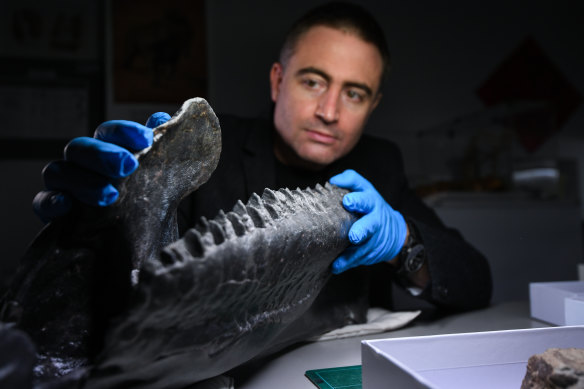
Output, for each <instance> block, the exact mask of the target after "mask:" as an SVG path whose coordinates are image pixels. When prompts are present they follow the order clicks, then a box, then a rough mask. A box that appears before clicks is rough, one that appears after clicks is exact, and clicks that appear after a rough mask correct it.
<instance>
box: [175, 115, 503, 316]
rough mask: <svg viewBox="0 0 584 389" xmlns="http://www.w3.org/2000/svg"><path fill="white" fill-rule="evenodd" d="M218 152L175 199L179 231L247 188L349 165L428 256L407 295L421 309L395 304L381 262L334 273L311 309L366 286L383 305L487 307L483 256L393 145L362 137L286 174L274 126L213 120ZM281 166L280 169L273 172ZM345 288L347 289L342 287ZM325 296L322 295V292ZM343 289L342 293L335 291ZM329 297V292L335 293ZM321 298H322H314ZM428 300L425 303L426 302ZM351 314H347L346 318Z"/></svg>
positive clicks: (314, 176) (227, 205)
mask: <svg viewBox="0 0 584 389" xmlns="http://www.w3.org/2000/svg"><path fill="white" fill-rule="evenodd" d="M220 124H221V130H222V143H223V145H222V152H221V158H220V161H219V165H218V167H217V169H216V170H215V172H214V173H213V175H212V176H211V178H210V179H209V181H208V182H207V183H206V184H204V185H203V186H201V187H200V188H199V190H198V191H197V192H195V193H193V194H192V195H190V196H189V197H188V198H187V199H185V200H184V201H183V204H181V209H180V212H179V226H180V229H181V234H182V233H183V232H184V231H185V230H186V229H187V228H190V227H192V226H194V224H195V222H196V221H197V220H198V218H200V217H201V216H205V217H207V218H213V217H215V216H216V215H217V212H218V211H219V210H220V209H223V210H226V211H227V210H231V209H232V208H233V206H234V204H235V203H236V202H237V200H242V201H244V202H246V201H247V199H248V198H249V197H250V195H251V194H252V193H254V192H255V193H258V194H260V195H261V193H262V192H263V190H264V188H271V189H278V188H279V187H281V186H282V185H286V186H288V187H290V186H292V187H293V188H292V189H294V188H295V187H297V186H299V187H301V188H304V187H306V186H307V185H310V186H314V185H316V183H321V184H323V183H324V182H325V181H326V180H328V178H330V177H332V176H333V175H335V174H338V173H341V172H343V171H344V170H345V169H349V168H350V169H354V170H356V171H357V172H358V173H359V174H361V175H362V176H364V177H365V178H367V179H368V180H369V181H370V182H371V183H372V184H373V185H374V186H375V188H376V189H377V191H378V192H379V193H380V194H381V195H382V196H383V197H384V198H385V200H386V201H387V202H388V203H389V204H390V205H391V206H392V207H393V208H394V209H396V210H397V211H399V212H401V214H402V215H403V216H404V217H405V218H406V219H407V220H408V221H409V222H411V224H413V225H414V228H416V230H417V232H418V235H419V237H420V238H421V240H422V242H423V244H424V246H425V248H426V253H427V261H428V266H429V271H430V277H431V283H430V284H429V285H428V287H427V288H426V289H425V290H424V291H423V293H422V294H421V295H420V298H417V299H411V297H408V294H407V293H402V294H401V297H400V298H401V299H404V298H406V299H407V298H409V299H410V300H411V301H413V302H414V305H416V304H415V302H416V301H418V302H420V306H418V307H416V306H411V305H412V304H411V301H410V303H408V304H409V305H408V304H406V305H405V306H404V304H400V303H399V301H396V293H395V290H396V288H395V287H392V282H391V281H390V280H396V279H397V278H396V277H395V274H394V271H393V266H391V265H389V264H386V263H382V264H377V265H373V266H361V267H358V268H356V269H351V270H349V271H347V272H344V273H343V274H341V275H338V276H334V277H332V279H331V282H330V284H331V285H329V286H327V287H328V288H329V289H330V292H331V293H327V292H326V289H327V288H325V291H324V292H323V293H322V294H323V296H320V297H319V299H320V303H319V299H317V301H316V302H315V306H316V307H317V308H318V309H326V307H327V306H329V305H331V304H328V300H329V299H331V298H333V299H335V298H348V299H350V298H351V296H352V295H353V294H358V293H362V292H363V289H368V292H367V291H366V293H369V294H370V298H369V302H370V303H371V304H374V305H381V306H385V307H388V308H390V309H396V308H398V309H404V308H408V309H410V308H420V307H421V308H424V307H428V306H430V307H440V308H442V309H448V310H466V309H473V308H480V307H484V306H486V305H488V303H489V300H490V298H491V289H492V282H491V273H490V268H489V265H488V262H487V260H486V259H485V258H484V257H483V255H481V254H480V253H479V252H478V251H477V250H475V249H474V248H473V247H472V246H471V245H469V244H468V243H467V242H466V241H465V240H464V239H463V238H462V236H461V235H460V234H459V233H458V232H457V231H455V230H453V229H449V228H447V227H445V226H444V224H443V223H442V222H441V221H440V219H439V218H438V217H437V215H436V214H435V212H434V211H433V210H432V209H430V208H429V207H428V206H426V205H425V204H424V203H423V202H422V201H421V200H420V199H419V198H418V197H417V196H416V195H415V194H414V193H413V192H412V190H411V189H410V188H409V186H408V183H407V179H406V177H405V174H404V168H403V162H402V157H401V153H400V151H399V149H398V147H397V146H396V145H395V144H394V143H392V142H390V141H387V140H383V139H379V138H374V137H371V136H367V135H363V136H362V138H361V140H360V141H359V143H358V144H357V145H356V147H355V148H354V149H353V150H352V151H351V152H350V153H349V154H348V155H346V156H345V157H343V158H341V159H339V160H338V161H336V162H334V163H333V164H332V165H330V166H329V167H327V168H326V169H325V170H324V171H320V172H316V173H314V172H306V171H299V170H297V171H295V170H293V169H289V170H288V171H287V172H286V173H287V174H286V175H285V177H278V175H277V172H281V169H282V168H281V167H280V168H278V166H279V165H278V163H277V162H276V160H275V156H274V153H273V146H272V145H273V143H272V142H273V133H274V129H273V126H272V124H271V123H270V122H269V121H266V120H263V119H243V118H236V117H231V116H222V117H220ZM278 169H280V170H278ZM347 285H351V288H347ZM327 294H328V297H325V296H326V295H327ZM343 294H345V295H344V296H342V295H343ZM334 296H336V297H334ZM321 297H322V298H321ZM428 302H430V304H428ZM351 320H352V319H351V318H349V317H348V318H347V321H348V322H350V321H351Z"/></svg>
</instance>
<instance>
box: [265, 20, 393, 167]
mask: <svg viewBox="0 0 584 389" xmlns="http://www.w3.org/2000/svg"><path fill="white" fill-rule="evenodd" d="M382 66H383V65H382V60H381V55H380V54H379V51H378V50H377V48H376V47H375V46H374V45H372V44H371V43H368V42H365V41H363V40H362V39H361V38H359V37H357V36H355V35H353V34H351V33H346V32H343V31H341V30H336V29H333V28H329V27H324V26H315V27H313V28H311V29H310V30H308V31H307V32H306V33H305V34H304V35H303V36H301V37H300V39H299V40H298V42H297V44H296V47H295V50H294V52H293V54H292V55H291V56H290V58H289V60H288V63H287V64H286V65H285V67H283V65H282V64H280V63H275V64H274V65H272V69H271V72H270V85H271V96H272V100H273V101H274V103H275V110H274V125H275V127H276V130H277V131H278V134H279V135H280V138H281V139H277V141H276V143H275V150H274V151H275V153H276V156H277V157H278V159H279V160H281V161H282V162H283V163H285V164H289V165H297V166H304V167H311V168H319V167H323V166H325V165H328V164H330V163H332V162H333V161H335V160H337V159H338V158H340V157H342V156H344V155H345V154H347V153H348V152H349V151H350V150H351V149H352V148H353V147H354V146H355V144H356V143H357V141H358V140H359V138H360V136H361V134H362V132H363V127H364V126H365V122H366V121H367V119H368V117H369V115H370V114H371V112H372V111H373V109H374V108H375V107H376V106H377V103H378V102H379V99H380V97H381V95H380V94H379V91H378V89H379V84H380V80H381V73H382ZM282 141H283V142H282Z"/></svg>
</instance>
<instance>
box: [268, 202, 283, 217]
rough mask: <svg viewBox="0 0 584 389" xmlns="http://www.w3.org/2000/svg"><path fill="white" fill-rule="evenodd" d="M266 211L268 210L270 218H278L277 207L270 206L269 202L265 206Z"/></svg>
mask: <svg viewBox="0 0 584 389" xmlns="http://www.w3.org/2000/svg"><path fill="white" fill-rule="evenodd" d="M265 208H266V211H268V214H269V215H270V218H271V219H272V220H276V219H279V218H280V213H281V212H280V211H279V208H278V209H276V207H274V206H272V205H271V204H266V206H265Z"/></svg>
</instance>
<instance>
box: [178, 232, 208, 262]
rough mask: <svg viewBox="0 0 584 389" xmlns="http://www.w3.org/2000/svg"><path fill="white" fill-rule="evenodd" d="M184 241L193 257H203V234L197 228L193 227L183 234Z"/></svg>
mask: <svg viewBox="0 0 584 389" xmlns="http://www.w3.org/2000/svg"><path fill="white" fill-rule="evenodd" d="M183 242H184V245H185V248H186V249H187V251H188V252H189V253H190V254H191V255H192V256H193V257H202V256H203V254H204V253H205V244H204V243H203V236H202V235H201V233H200V232H199V231H198V230H196V229H195V228H191V229H189V230H188V231H187V232H186V233H185V235H184V236H183Z"/></svg>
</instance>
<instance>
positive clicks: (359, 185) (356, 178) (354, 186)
mask: <svg viewBox="0 0 584 389" xmlns="http://www.w3.org/2000/svg"><path fill="white" fill-rule="evenodd" d="M329 182H330V183H331V184H333V185H336V186H339V187H341V188H345V189H349V190H351V191H364V190H367V189H370V188H373V185H371V183H370V182H369V181H367V180H366V179H365V178H364V177H363V176H361V175H360V174H359V173H357V172H356V171H354V170H352V169H348V170H345V171H344V172H342V173H341V174H337V175H336V176H333V177H331V179H330V180H329Z"/></svg>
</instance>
